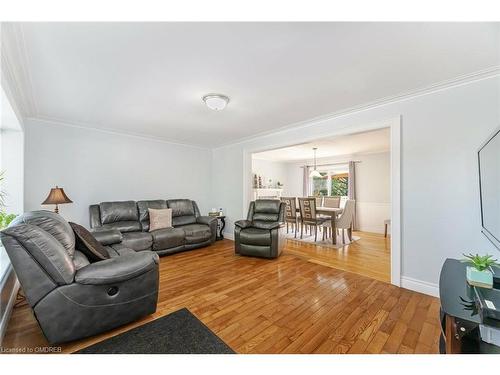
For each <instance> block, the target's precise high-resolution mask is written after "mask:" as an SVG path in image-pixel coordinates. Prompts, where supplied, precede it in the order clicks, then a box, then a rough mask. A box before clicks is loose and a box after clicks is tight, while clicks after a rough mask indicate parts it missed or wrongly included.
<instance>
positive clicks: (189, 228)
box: [178, 224, 212, 244]
mask: <svg viewBox="0 0 500 375" xmlns="http://www.w3.org/2000/svg"><path fill="white" fill-rule="evenodd" d="M178 228H179V229H182V230H183V231H184V234H185V238H186V244H194V243H200V242H204V241H207V240H209V239H210V237H211V236H212V232H211V231H210V227H209V226H208V225H205V224H188V225H182V226H180V227H178Z"/></svg>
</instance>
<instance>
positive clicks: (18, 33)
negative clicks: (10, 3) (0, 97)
mask: <svg viewBox="0 0 500 375" xmlns="http://www.w3.org/2000/svg"><path fill="white" fill-rule="evenodd" d="M1 34H2V35H1V71H2V85H5V86H7V87H8V89H7V90H8V91H9V92H10V95H11V96H12V99H13V101H14V102H15V107H17V110H18V112H19V114H20V115H21V117H22V118H26V117H33V116H36V114H37V113H38V109H37V104H36V100H35V95H34V92H33V83H32V80H31V75H30V72H29V71H30V70H29V66H30V65H29V58H28V52H27V49H26V43H25V39H24V33H23V30H22V26H21V25H20V24H19V23H15V22H2V24H1Z"/></svg>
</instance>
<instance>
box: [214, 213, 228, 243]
mask: <svg viewBox="0 0 500 375" xmlns="http://www.w3.org/2000/svg"><path fill="white" fill-rule="evenodd" d="M214 217H216V218H217V238H216V239H217V241H220V240H223V239H224V228H225V227H226V216H225V215H222V216H214Z"/></svg>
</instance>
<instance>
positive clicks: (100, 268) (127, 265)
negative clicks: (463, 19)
mask: <svg viewBox="0 0 500 375" xmlns="http://www.w3.org/2000/svg"><path fill="white" fill-rule="evenodd" d="M158 262H159V260H158V255H157V254H156V253H153V252H152V251H141V252H138V253H132V254H127V255H122V256H118V257H115V258H110V259H106V260H101V261H99V262H95V263H91V264H89V265H88V266H85V267H83V268H80V269H79V270H78V271H77V272H76V274H75V281H76V282H77V283H79V284H87V285H106V284H115V283H119V282H121V281H125V280H130V279H132V278H134V277H137V276H139V275H142V274H144V273H146V272H148V271H150V270H152V269H154V268H158Z"/></svg>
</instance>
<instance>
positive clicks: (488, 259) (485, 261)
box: [462, 254, 500, 271]
mask: <svg viewBox="0 0 500 375" xmlns="http://www.w3.org/2000/svg"><path fill="white" fill-rule="evenodd" d="M463 255H464V257H465V258H466V259H464V260H462V262H467V263H470V264H472V265H473V266H474V268H476V269H477V270H478V271H484V270H487V269H488V268H490V267H492V266H496V267H498V266H500V264H498V263H497V259H493V255H489V254H486V255H482V256H481V255H479V254H476V255H474V254H468V255H467V254H463Z"/></svg>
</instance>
